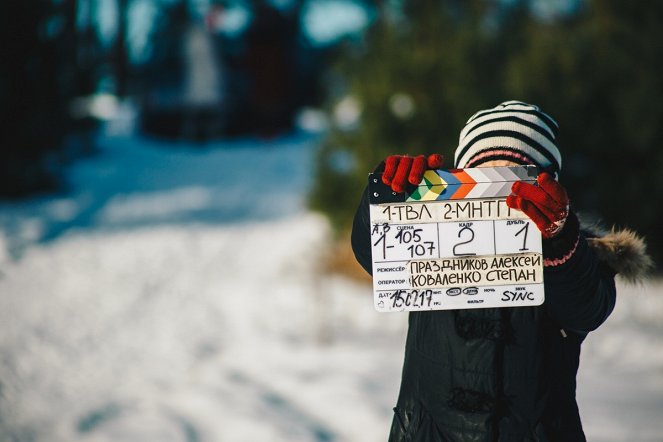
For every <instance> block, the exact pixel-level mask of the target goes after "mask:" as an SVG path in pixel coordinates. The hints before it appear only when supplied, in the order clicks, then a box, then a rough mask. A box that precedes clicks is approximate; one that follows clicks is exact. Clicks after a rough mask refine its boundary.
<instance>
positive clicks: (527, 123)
mask: <svg viewBox="0 0 663 442" xmlns="http://www.w3.org/2000/svg"><path fill="white" fill-rule="evenodd" d="M513 112H514V113H517V112H518V111H513ZM499 121H511V122H514V123H518V124H522V125H523V126H527V127H529V128H531V129H534V130H535V131H537V132H538V133H540V134H541V135H543V136H544V137H545V138H547V139H548V140H550V142H551V143H553V144H555V139H554V138H553V136H552V135H550V132H548V131H547V130H545V129H544V128H543V127H541V126H540V125H538V124H536V123H533V122H531V121H529V120H523V119H522V118H520V117H516V116H507V117H497V118H491V119H488V120H486V121H482V122H481V123H479V124H477V125H476V126H474V127H472V129H470V130H469V131H468V132H467V133H466V134H465V136H464V137H463V138H467V137H468V136H469V135H470V134H471V133H472V132H473V131H474V130H475V129H478V128H480V127H482V126H485V125H486V124H491V123H496V122H499ZM471 124H472V123H470V124H469V125H471Z"/></svg>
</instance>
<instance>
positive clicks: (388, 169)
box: [382, 153, 444, 193]
mask: <svg viewBox="0 0 663 442" xmlns="http://www.w3.org/2000/svg"><path fill="white" fill-rule="evenodd" d="M384 163H385V166H384V172H383V173H382V182H383V183H384V184H386V185H387V186H391V190H393V191H394V192H398V193H401V192H405V188H406V187H407V183H410V184H413V185H417V184H419V183H420V182H421V180H422V178H423V176H424V172H425V171H426V170H429V169H439V168H440V167H442V164H443V163H444V158H443V157H442V155H440V154H436V153H434V154H432V155H429V156H428V157H425V156H424V155H419V156H416V157H411V156H408V155H390V156H388V157H387V159H386V160H385V162H384Z"/></svg>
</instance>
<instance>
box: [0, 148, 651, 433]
mask: <svg viewBox="0 0 663 442" xmlns="http://www.w3.org/2000/svg"><path fill="white" fill-rule="evenodd" d="M100 142H101V147H102V149H101V152H100V154H99V155H98V156H96V157H93V158H90V159H86V160H83V161H81V162H79V163H77V164H76V165H75V166H73V167H72V168H71V170H70V171H69V176H70V181H71V191H70V192H69V193H68V194H66V195H60V196H53V197H47V198H41V199H34V200H30V201H26V202H23V203H20V204H6V203H5V204H2V205H0V440H2V441H4V440H9V441H54V442H60V441H118V440H121V441H125V440H126V441H147V442H150V441H155V442H156V441H159V442H161V441H189V442H192V441H229V442H244V441H246V442H255V441H274V442H278V441H295V442H296V441H311V442H313V441H339V442H340V441H348V442H349V441H353V442H354V441H357V442H358V441H361V442H371V441H383V440H386V434H387V431H388V428H389V423H390V420H391V407H392V405H393V403H394V401H395V399H396V393H397V388H398V379H399V372H400V368H401V363H402V346H403V339H404V333H405V327H406V322H405V321H406V318H405V315H401V314H378V313H376V312H374V310H373V308H372V306H371V302H372V301H371V298H370V289H369V288H368V287H367V286H364V285H360V284H357V283H353V282H351V281H348V280H345V279H343V278H340V277H335V276H329V275H323V274H321V273H320V271H319V265H318V264H319V262H320V260H321V256H322V255H321V253H322V252H321V251H324V250H325V248H326V245H327V244H328V243H327V241H328V235H329V232H328V227H327V224H326V223H325V221H324V220H323V219H322V218H320V217H319V216H317V215H314V214H311V213H308V212H307V211H306V210H305V208H304V197H305V192H306V187H307V186H308V184H309V183H310V180H311V176H310V170H311V164H312V159H313V153H314V139H312V138H310V137H305V136H293V137H289V138H284V139H280V140H277V141H275V142H262V141H255V140H254V141H250V140H246V141H238V142H232V143H222V144H218V145H214V146H205V147H202V148H201V147H196V146H190V145H180V146H168V147H166V146H164V145H162V144H161V143H158V142H154V141H147V140H140V139H137V138H122V137H103V138H102V139H101V140H100ZM620 291H621V292H622V293H621V295H620V300H619V304H618V307H617V309H616V311H615V313H614V314H613V316H612V317H611V318H610V319H609V321H608V323H606V324H605V325H604V326H603V327H602V328H601V329H600V330H599V331H597V332H595V333H594V334H592V335H590V337H589V338H588V340H587V342H586V344H585V346H584V353H583V359H582V366H581V374H580V379H579V385H580V388H579V402H580V407H581V412H582V414H583V418H584V423H585V426H586V431H587V433H588V437H589V439H590V440H591V441H599V442H600V441H603V442H612V441H615V442H616V441H626V440H628V441H637V442H654V441H659V442H660V441H663V419H661V417H662V416H663V296H662V295H663V293H662V291H663V283H662V282H659V281H655V282H652V283H650V284H647V285H644V286H641V287H621V290H620Z"/></svg>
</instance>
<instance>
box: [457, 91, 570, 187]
mask: <svg viewBox="0 0 663 442" xmlns="http://www.w3.org/2000/svg"><path fill="white" fill-rule="evenodd" d="M558 130H559V126H558V125H557V122H556V121H555V120H553V119H552V118H551V117H550V116H549V115H547V114H546V113H544V112H542V111H541V109H539V108H538V107H537V106H533V105H531V104H527V103H523V102H522V101H505V102H504V103H502V104H500V105H498V106H497V107H494V108H492V109H486V110H482V111H479V112H477V113H476V114H474V115H472V117H470V119H469V120H467V123H466V125H465V127H464V128H463V130H462V131H461V132H460V138H459V140H458V147H457V148H456V154H455V162H456V167H457V168H459V169H462V168H467V167H476V166H478V165H480V164H482V163H485V162H487V161H491V160H510V161H513V162H515V163H518V164H535V165H537V166H539V167H540V168H541V169H543V170H546V171H548V172H551V173H554V174H555V175H557V174H558V173H559V171H560V169H561V168H562V157H561V155H560V153H559V149H557V145H556V144H555V138H557V131H558Z"/></svg>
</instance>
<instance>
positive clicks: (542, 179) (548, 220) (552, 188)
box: [506, 172, 569, 239]
mask: <svg viewBox="0 0 663 442" xmlns="http://www.w3.org/2000/svg"><path fill="white" fill-rule="evenodd" d="M536 182H537V184H538V186H535V185H533V184H529V183H525V182H522V181H518V182H516V183H514V184H513V186H512V187H511V192H513V193H512V194H511V195H509V196H508V197H507V198H506V205H507V206H509V207H511V208H512V209H518V210H520V211H522V212H524V213H525V214H526V215H527V216H529V217H530V219H531V220H532V221H534V224H536V226H537V227H538V228H539V230H540V231H541V235H542V236H543V237H544V238H546V239H549V238H554V237H555V236H557V235H558V234H559V233H560V232H561V231H562V229H563V228H564V223H565V222H566V219H567V217H568V216H569V197H568V196H567V194H566V190H565V189H564V187H562V185H561V184H559V183H558V182H557V181H556V180H555V179H554V178H553V177H552V175H550V174H549V173H547V172H543V173H542V174H540V175H539V176H538V177H537V179H536Z"/></svg>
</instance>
